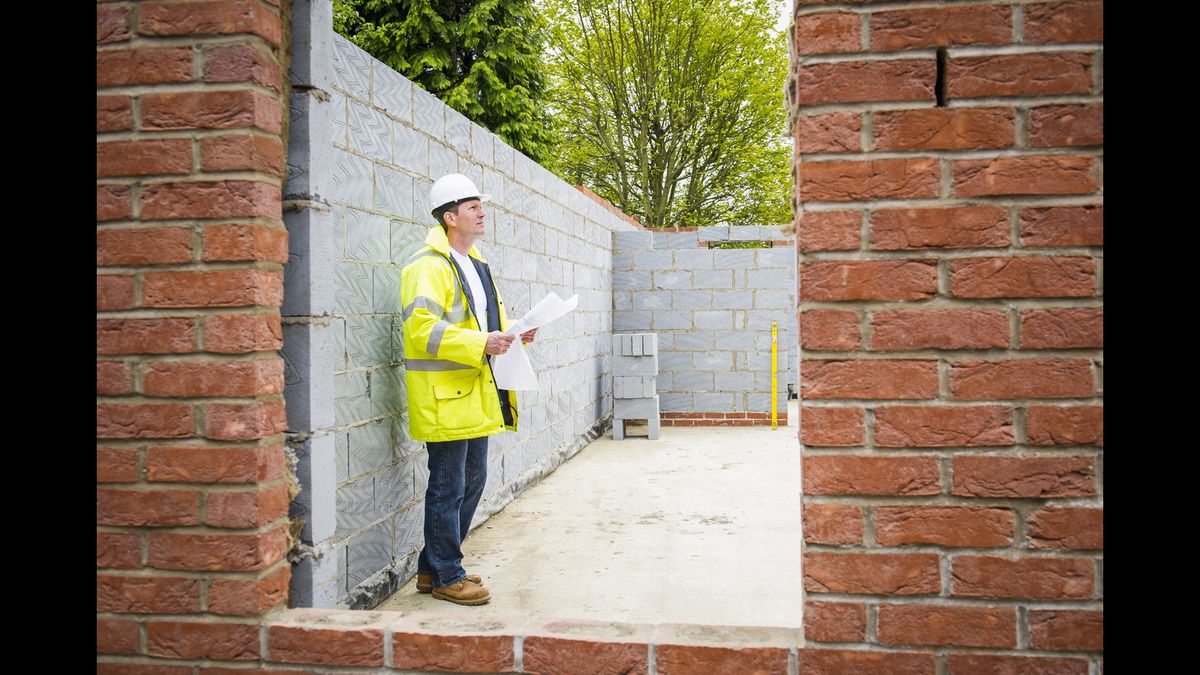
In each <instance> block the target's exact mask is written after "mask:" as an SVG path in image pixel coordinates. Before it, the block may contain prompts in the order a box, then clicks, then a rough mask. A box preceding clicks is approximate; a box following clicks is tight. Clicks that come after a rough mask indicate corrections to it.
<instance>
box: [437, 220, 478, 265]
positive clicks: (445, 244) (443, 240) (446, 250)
mask: <svg viewBox="0 0 1200 675" xmlns="http://www.w3.org/2000/svg"><path fill="white" fill-rule="evenodd" d="M425 243H426V244H427V245H428V246H429V247H430V248H432V249H433V250H435V251H437V252H438V253H441V254H442V255H444V256H446V257H450V239H449V238H448V237H447V236H446V230H444V229H442V227H441V226H440V225H434V226H433V227H431V228H429V234H427V235H425ZM467 255H469V256H471V257H472V258H475V259H476V260H478V261H479V262H481V263H484V264H485V265H486V264H487V260H485V259H484V257H483V254H482V253H480V252H479V250H478V249H476V248H475V246H471V250H470V251H467Z"/></svg>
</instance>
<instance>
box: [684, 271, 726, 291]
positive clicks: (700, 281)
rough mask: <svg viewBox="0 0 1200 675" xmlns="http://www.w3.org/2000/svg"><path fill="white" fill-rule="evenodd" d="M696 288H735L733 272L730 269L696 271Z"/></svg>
mask: <svg viewBox="0 0 1200 675" xmlns="http://www.w3.org/2000/svg"><path fill="white" fill-rule="evenodd" d="M693 274H694V276H695V284H694V285H695V287H696V288H713V289H729V288H733V272H731V271H729V270H714V271H712V272H704V271H700V272H694V273H693Z"/></svg>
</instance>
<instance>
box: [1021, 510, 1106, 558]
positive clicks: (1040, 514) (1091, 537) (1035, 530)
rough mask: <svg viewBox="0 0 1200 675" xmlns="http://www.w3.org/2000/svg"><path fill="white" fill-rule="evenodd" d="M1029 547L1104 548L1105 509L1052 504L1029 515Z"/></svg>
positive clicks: (1027, 529)
mask: <svg viewBox="0 0 1200 675" xmlns="http://www.w3.org/2000/svg"><path fill="white" fill-rule="evenodd" d="M1026 531H1027V532H1028V534H1029V548H1032V549H1049V550H1075V551H1087V550H1094V551H1099V550H1104V509H1084V508H1072V507H1056V506H1051V507H1047V508H1044V509H1041V510H1038V511H1034V512H1033V513H1031V514H1030V515H1029V518H1028V520H1027V522H1026Z"/></svg>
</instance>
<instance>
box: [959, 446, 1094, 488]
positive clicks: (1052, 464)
mask: <svg viewBox="0 0 1200 675" xmlns="http://www.w3.org/2000/svg"><path fill="white" fill-rule="evenodd" d="M953 467H954V469H953V470H954V486H953V488H952V489H951V491H950V493H951V494H953V495H955V496H958V497H1004V498H1017V499H1020V498H1046V497H1090V496H1092V495H1094V494H1096V468H1095V461H1094V460H1093V459H1092V458H1091V457H999V456H962V457H955V458H954V465H953Z"/></svg>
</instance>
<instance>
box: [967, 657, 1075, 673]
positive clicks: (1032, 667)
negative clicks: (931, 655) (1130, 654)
mask: <svg viewBox="0 0 1200 675" xmlns="http://www.w3.org/2000/svg"><path fill="white" fill-rule="evenodd" d="M946 664H947V667H946V672H947V673H952V674H953V675H1087V673H1088V661H1087V659H1073V658H1047V657H1040V656H1000V655H995V654H949V655H948V656H947V658H946Z"/></svg>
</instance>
